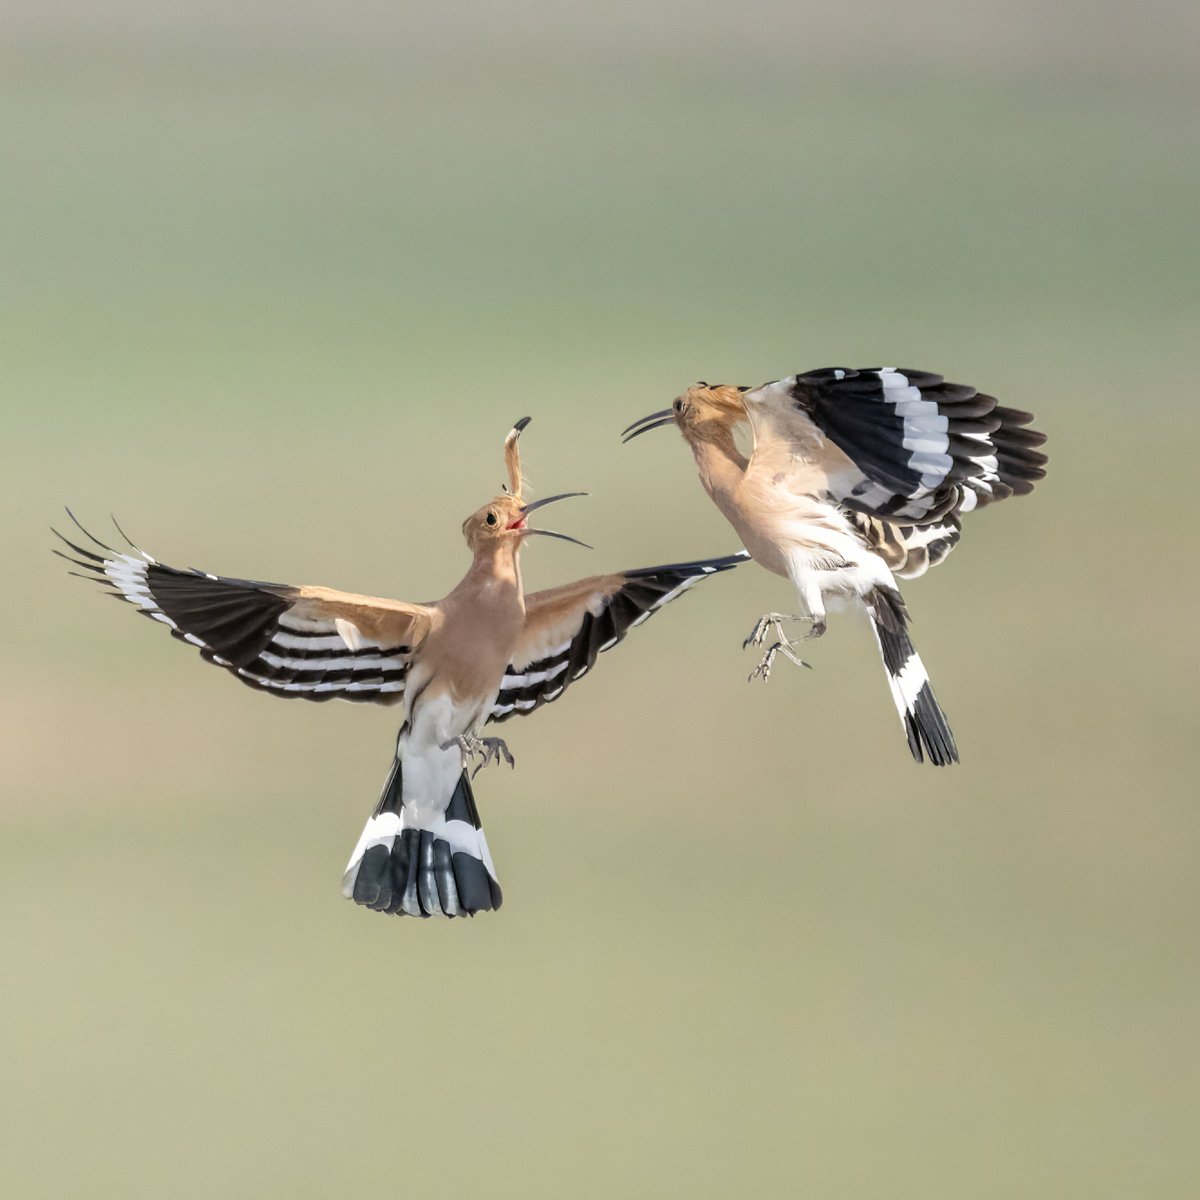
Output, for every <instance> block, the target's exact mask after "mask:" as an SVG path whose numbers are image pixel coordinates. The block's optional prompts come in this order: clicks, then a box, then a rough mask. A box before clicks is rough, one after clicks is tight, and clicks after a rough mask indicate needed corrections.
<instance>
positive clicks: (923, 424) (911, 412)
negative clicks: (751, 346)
mask: <svg viewBox="0 0 1200 1200" xmlns="http://www.w3.org/2000/svg"><path fill="white" fill-rule="evenodd" d="M1032 419H1033V418H1032V416H1031V415H1030V414H1029V413H1024V412H1019V411H1017V410H1016V409H1012V408H1002V407H1001V406H1000V405H999V404H997V403H996V400H995V398H994V397H992V396H985V395H983V394H982V393H980V392H978V391H976V389H975V388H973V387H967V386H965V385H963V384H958V383H946V382H945V381H944V380H943V379H942V377H941V376H940V375H931V374H929V373H928V372H925V371H907V370H896V369H895V368H893V367H871V368H868V369H864V370H859V371H851V370H845V369H842V368H826V369H824V370H819V371H810V372H808V373H807V374H804V375H793V376H790V377H789V378H787V379H779V380H776V381H775V382H773V383H764V384H763V385H762V386H761V387H756V388H746V387H733V386H730V385H728V384H716V385H711V386H710V385H709V384H707V383H703V382H701V383H698V384H696V385H695V386H694V387H691V388H689V389H688V390H687V391H686V392H684V394H683V395H682V396H679V397H678V398H677V399H676V400H675V402H674V404H673V405H672V406H671V407H670V408H668V409H664V410H663V411H662V412H656V413H652V414H651V415H650V416H648V417H643V418H642V419H641V420H640V421H635V422H634V423H633V424H632V425H630V426H629V427H628V428H627V429H626V430H625V431H624V440H625V441H630V440H631V439H633V438H635V437H637V436H638V435H639V434H643V433H646V432H648V431H649V430H651V429H657V428H659V427H660V426H662V425H669V424H674V425H676V426H677V427H678V428H679V431H680V432H681V433H682V434H683V436H684V438H685V439H686V441H687V443H688V445H689V446H691V449H692V453H693V455H695V458H696V466H697V468H698V469H699V474H700V482H701V483H702V484H703V485H704V488H705V490H706V491H707V492H708V494H709V496H711V497H712V499H713V502H714V503H715V504H716V506H717V507H718V508H719V509H720V510H721V512H722V513H723V514H724V516H725V518H726V519H727V520H728V521H729V523H730V524H731V525H732V526H733V527H734V529H736V530H737V532H738V533H739V534H740V535H741V537H742V541H743V544H744V545H745V547H746V549H747V550H748V551H749V552H750V554H751V556H752V557H753V558H754V559H755V561H757V562H759V563H761V564H762V565H763V566H764V567H766V568H767V570H768V571H773V572H774V573H775V574H777V575H783V576H785V577H786V578H787V579H789V580H790V581H791V583H792V584H793V586H794V587H795V588H796V591H797V593H798V596H799V602H800V609H801V612H800V615H798V616H792V615H789V614H785V613H767V614H766V615H765V616H763V617H762V618H761V619H760V620H759V621H758V623H757V624H756V625H755V627H754V629H753V630H752V631H751V633H750V636H749V637H748V638H747V639H746V641H745V645H746V646H750V645H755V646H759V645H762V643H763V641H764V640H765V639H766V635H767V631H768V630H771V629H773V630H774V634H775V639H776V640H775V641H774V642H773V643H772V644H771V645H770V646H769V647H768V648H767V651H766V653H765V654H764V656H763V658H762V661H761V662H760V663H759V665H758V667H757V668H756V669H755V671H754V673H753V674H752V675H751V679H753V678H755V676H757V677H759V678H762V679H764V680H765V679H767V678H768V677H769V676H770V673H771V665H772V663H773V662H774V660H775V657H776V655H777V654H781V653H782V654H783V655H784V657H785V658H788V659H790V660H791V661H792V662H794V663H797V664H798V665H802V666H807V664H806V663H803V662H802V661H801V659H800V657H799V655H798V653H797V647H796V645H795V643H794V642H792V641H790V640H789V639H788V637H787V635H786V634H785V633H784V631H783V626H782V622H783V621H808V622H809V625H810V628H809V632H808V634H807V635H806V637H809V638H814V637H820V636H821V634H823V633H824V632H825V612H826V607H827V605H828V604H829V603H830V602H831V601H843V602H844V601H846V600H851V601H858V602H860V603H861V604H862V605H863V606H864V607H865V608H866V610H867V613H868V614H869V616H870V618H871V627H872V629H873V630H874V632H875V637H876V640H877V642H878V643H879V649H880V653H881V654H882V655H883V665H884V669H885V670H886V672H887V678H888V685H889V687H890V688H891V692H892V697H893V699H894V700H895V703H896V708H897V710H898V711H899V713H900V719H901V721H902V722H903V725H904V731H905V733H906V735H907V737H908V746H909V749H910V750H911V751H912V755H913V757H914V758H915V759H916V760H917V762H922V761H923V759H924V757H925V756H926V755H928V757H929V761H930V762H932V763H934V764H936V765H938V766H945V765H947V764H948V763H952V762H957V761H958V748H957V747H956V746H955V743H954V735H953V734H952V733H951V732H950V726H949V724H948V722H947V721H946V716H945V713H943V712H942V709H941V707H940V705H939V704H938V702H937V699H936V698H935V697H934V694H933V689H932V688H931V687H930V684H929V676H928V675H927V674H926V671H925V666H924V664H923V663H922V662H921V659H920V656H919V655H918V654H917V651H916V648H915V647H914V646H913V643H912V639H911V637H910V636H909V633H908V610H907V609H906V607H905V604H904V600H903V599H902V598H901V595H900V591H899V588H898V587H897V585H896V580H897V578H900V579H912V578H914V577H916V576H918V575H923V574H924V573H925V572H926V571H927V570H928V569H929V568H930V567H931V566H935V565H936V564H937V563H940V562H941V561H942V560H943V559H944V558H945V557H946V555H947V554H949V553H950V551H951V550H952V549H953V548H954V546H955V544H956V543H957V542H958V539H959V536H960V523H959V518H960V516H961V515H962V514H963V513H966V512H970V511H971V510H972V509H975V508H982V507H983V506H984V505H986V504H990V503H992V502H993V501H996V500H1003V499H1004V498H1005V497H1007V496H1012V495H1024V494H1026V493H1027V492H1030V491H1032V489H1033V485H1034V483H1035V482H1036V481H1037V480H1039V479H1041V478H1043V477H1044V476H1045V474H1046V471H1045V464H1046V456H1045V455H1044V454H1042V453H1041V452H1040V451H1039V450H1038V449H1037V448H1038V447H1039V446H1041V445H1042V444H1043V443H1044V442H1045V440H1046V439H1045V436H1044V435H1043V434H1041V433H1038V432H1037V431H1036V430H1032V429H1027V428H1026V426H1027V425H1028V423H1029V422H1030V421H1031V420H1032ZM746 422H748V423H749V426H750V432H751V435H752V438H753V451H752V453H751V454H750V456H749V457H748V458H747V457H746V455H744V454H743V453H742V452H741V450H740V449H739V448H738V446H737V443H736V440H735V437H734V432H735V429H736V428H737V427H738V426H739V425H740V424H742V423H746Z"/></svg>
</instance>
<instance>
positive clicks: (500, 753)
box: [442, 733, 517, 779]
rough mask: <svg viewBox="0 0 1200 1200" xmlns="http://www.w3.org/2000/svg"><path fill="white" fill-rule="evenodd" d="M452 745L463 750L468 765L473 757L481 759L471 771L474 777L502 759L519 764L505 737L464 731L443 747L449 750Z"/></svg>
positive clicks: (513, 765)
mask: <svg viewBox="0 0 1200 1200" xmlns="http://www.w3.org/2000/svg"><path fill="white" fill-rule="evenodd" d="M451 746H457V747H458V748H459V749H460V750H461V751H462V752H463V757H464V759H465V760H466V762H465V764H464V765H466V766H469V765H470V762H471V760H472V759H474V758H478V759H479V762H478V763H477V764H476V765H475V769H474V770H473V771H472V772H471V778H472V779H474V778H475V776H476V775H478V774H479V772H480V771H482V770H483V768H484V767H486V766H489V765H490V764H491V763H496V764H497V765H498V764H499V763H500V761H501V759H503V760H504V762H506V763H508V765H509V766H510V767H515V766H516V765H517V761H516V759H515V758H513V756H512V753H511V751H510V750H509V748H508V743H507V742H505V740H504V739H503V738H493V737H489V738H477V737H472V736H471V735H470V734H469V733H464V734H462V735H461V736H460V737H456V738H451V739H450V741H448V742H445V743H443V745H442V749H443V750H449V749H450V747H451Z"/></svg>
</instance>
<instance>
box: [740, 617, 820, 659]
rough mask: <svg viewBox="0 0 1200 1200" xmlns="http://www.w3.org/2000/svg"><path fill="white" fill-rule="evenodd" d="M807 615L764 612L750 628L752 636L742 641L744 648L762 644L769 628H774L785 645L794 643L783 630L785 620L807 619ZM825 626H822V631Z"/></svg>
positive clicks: (776, 634)
mask: <svg viewBox="0 0 1200 1200" xmlns="http://www.w3.org/2000/svg"><path fill="white" fill-rule="evenodd" d="M806 620H808V618H807V617H802V616H795V615H793V614H792V613H777V612H770V613H764V614H763V615H762V616H761V617H759V618H758V620H757V621H756V622H755V623H754V628H753V629H752V630H750V636H749V637H748V638H747V639H746V640H745V641H744V642H743V643H742V649H743V650H748V649H749V648H750V647H751V646H761V645H762V644H763V642H764V641H766V639H767V630H768V629H774V630H775V636H776V637H777V638H778V639H779V640H780V641H781V642H782V643H783V644H784V645H785V646H790V645H791V644H792V643H791V641H790V640H789V639H788V636H787V634H785V633H784V632H783V622H784V621H806ZM823 631H824V626H822V632H823Z"/></svg>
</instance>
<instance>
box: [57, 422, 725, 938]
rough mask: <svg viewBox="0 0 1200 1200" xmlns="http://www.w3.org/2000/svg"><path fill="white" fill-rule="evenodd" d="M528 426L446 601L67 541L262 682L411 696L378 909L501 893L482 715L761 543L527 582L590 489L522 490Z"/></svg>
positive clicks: (209, 656)
mask: <svg viewBox="0 0 1200 1200" xmlns="http://www.w3.org/2000/svg"><path fill="white" fill-rule="evenodd" d="M528 423H529V418H527V417H526V418H524V419H523V420H521V421H518V422H517V424H516V425H515V426H514V428H513V430H512V432H511V433H510V434H509V435H508V437H507V438H506V440H505V459H506V464H507V468H508V478H509V483H508V487H507V488H506V489H505V490H504V492H503V493H502V494H501V495H498V496H496V497H495V498H494V499H492V500H491V501H490V502H489V503H488V504H486V505H484V507H483V508H481V509H480V510H479V511H478V512H476V513H473V514H472V515H471V516H469V517H468V518H467V519H466V521H465V522H464V523H463V527H462V528H463V534H464V536H465V537H466V541H467V545H468V547H469V548H470V550H471V553H472V555H473V559H472V562H471V566H470V569H469V570H468V571H467V573H466V575H465V576H464V577H463V579H462V582H461V583H459V584H458V586H457V587H456V588H454V590H453V591H452V592H451V593H450V594H449V595H448V596H446V597H445V599H443V600H438V601H436V602H434V603H430V604H409V603H405V602H404V601H400V600H385V599H381V598H379V597H376V596H359V595H354V594H352V593H349V592H339V591H334V590H333V589H331V588H325V587H292V586H289V585H286V584H277V583H260V582H258V581H255V580H250V579H233V578H227V577H224V576H218V575H210V574H207V573H205V572H201V571H196V570H186V571H185V570H178V569H176V568H175V567H168V566H166V565H164V564H162V563H160V562H158V561H157V560H156V559H153V558H151V557H150V556H149V555H148V554H145V553H143V552H142V551H140V550H138V549H137V547H136V546H134V545H133V544H132V543H130V549H131V550H132V553H124V552H121V551H117V550H114V549H113V548H112V547H110V546H106V545H104V544H103V543H102V542H99V541H97V539H95V538H93V537H92V535H91V534H89V533H87V531H86V530H83V527H82V526H80V529H81V530H83V532H84V533H85V535H86V536H87V537H88V538H89V539H91V541H93V542H94V543H95V544H96V547H97V549H98V550H100V551H102V552H103V553H97V552H95V551H93V550H89V549H85V548H84V547H82V546H79V545H76V544H75V543H73V542H70V541H67V539H66V538H63V539H62V540H63V541H64V542H66V544H67V546H68V547H69V548H70V549H71V551H72V552H73V553H74V554H75V555H78V556H79V557H78V558H75V557H72V556H71V555H67V554H62V552H61V551H55V553H57V554H61V555H62V557H64V558H67V559H68V560H69V561H70V562H73V563H74V564H75V565H76V566H79V567H82V568H83V569H84V571H85V572H86V574H85V576H84V577H85V578H91V579H95V580H98V581H99V582H101V583H103V584H105V585H106V586H107V587H108V588H109V589H110V591H111V592H112V594H114V595H116V596H117V597H118V598H120V599H124V600H127V601H129V602H130V603H131V604H134V605H136V606H137V607H138V608H139V609H140V611H141V612H142V614H143V615H144V616H148V617H151V618H153V619H154V620H156V621H161V622H162V623H163V624H164V625H166V626H167V627H168V628H169V629H170V630H171V633H172V635H173V636H175V637H177V638H181V639H182V640H183V641H185V642H190V643H191V644H192V645H193V646H196V647H197V648H198V649H199V651H200V656H201V657H202V658H203V659H204V660H205V661H207V662H211V663H215V664H216V665H217V666H219V667H224V668H225V669H226V670H227V671H229V672H230V673H231V674H232V675H234V676H235V677H236V678H237V679H239V680H240V681H241V682H242V683H245V684H248V685H249V686H250V687H253V688H259V689H261V690H263V691H265V692H268V693H270V694H271V695H274V696H286V697H301V698H303V699H306V700H330V699H334V698H337V699H342V700H356V701H369V702H373V703H377V704H395V705H403V720H402V723H401V726H400V733H399V736H398V739H397V743H396V753H395V760H394V762H393V764H392V768H391V772H390V774H389V775H388V777H387V781H386V783H385V784H384V788H383V794H382V796H381V797H380V800H379V803H378V805H377V806H376V808H375V812H374V813H373V815H372V816H371V819H370V820H369V821H368V822H367V825H366V828H365V829H364V830H363V833H362V836H361V837H360V838H359V840H358V845H357V846H355V848H354V852H353V854H351V856H350V862H349V864H348V865H347V867H346V872H345V875H344V878H343V881H342V890H343V892H344V893H345V895H346V896H347V897H349V898H351V899H353V900H355V901H356V902H357V903H359V904H363V905H366V906H367V907H368V908H373V909H376V910H377V911H380V912H386V913H401V914H407V915H409V916H414V917H431V916H447V917H456V916H464V915H469V916H473V915H474V914H475V913H477V912H481V911H484V910H487V909H493V908H499V907H500V901H501V894H500V886H499V884H498V883H497V881H496V871H495V867H494V866H493V864H492V858H491V854H490V853H489V852H488V845H487V839H486V838H485V837H484V834H483V829H482V828H481V825H480V820H479V812H478V809H477V808H476V805H475V797H474V795H473V793H472V788H471V776H470V775H469V774H468V767H469V766H470V764H471V763H472V762H473V761H474V760H475V759H476V758H477V759H478V760H479V761H478V765H477V766H476V767H475V770H476V771H478V770H479V767H481V766H483V765H485V764H487V763H488V762H489V761H499V759H500V757H501V756H502V757H503V758H504V759H505V760H506V761H507V762H508V763H510V764H511V763H512V761H513V759H512V755H511V754H510V753H509V751H508V747H507V746H506V745H505V743H504V742H503V741H502V740H501V739H499V738H484V737H480V736H479V735H480V733H481V731H482V729H483V727H484V726H485V725H486V724H487V723H488V722H489V721H504V720H507V719H509V718H510V717H514V716H520V715H523V714H526V713H530V712H532V711H534V709H536V708H539V707H540V706H541V705H543V704H547V703H549V702H550V701H552V700H555V699H557V698H558V697H559V696H561V695H562V694H563V692H564V691H565V690H566V689H567V688H568V687H569V686H570V685H571V684H572V683H574V682H575V681H576V680H577V679H580V678H581V677H582V676H583V675H585V674H586V673H587V672H588V671H589V670H590V669H591V667H592V665H593V664H594V663H595V661H596V657H597V655H599V654H600V653H601V652H602V651H604V650H608V649H610V648H611V647H613V646H615V645H616V644H617V643H618V642H619V641H621V640H622V638H624V636H625V634H626V633H628V632H629V630H630V629H632V628H633V627H634V626H635V625H640V624H641V623H642V622H643V621H645V620H646V619H647V618H649V617H651V616H653V614H654V613H656V612H657V611H658V610H659V609H660V608H662V606H663V605H664V604H666V603H667V602H668V601H670V600H673V599H674V598H675V597H676V596H679V595H681V594H682V593H683V592H685V591H686V590H687V589H688V588H690V587H692V585H693V584H696V583H698V582H699V581H700V580H702V579H707V578H708V577H709V576H711V575H715V574H717V573H718V572H720V571H725V570H728V569H729V568H730V567H734V566H736V565H738V564H739V563H740V562H743V561H745V560H746V558H747V557H748V556H747V555H745V554H735V555H730V556H727V557H724V558H715V559H710V560H707V561H704V562H691V563H681V564H678V565H673V566H662V567H650V568H647V569H641V570H633V571H624V572H620V573H618V574H613V575H595V576H592V577H591V578H589V579H581V580H579V581H578V582H577V583H571V584H567V585H565V586H564V587H558V588H552V589H550V590H549V591H544V592H535V593H533V594H532V595H528V596H527V595H525V593H524V590H523V588H522V585H521V568H520V562H519V558H520V552H521V548H522V547H523V545H524V543H525V540H526V538H528V537H529V536H530V535H531V534H542V535H546V536H549V537H558V538H564V539H565V540H567V541H572V542H574V541H576V539H575V538H571V537H568V536H567V535H566V534H560V533H554V532H552V531H550V530H546V529H535V528H533V527H531V526H530V525H529V524H528V518H529V517H530V515H531V514H532V513H533V512H534V511H536V510H537V509H539V508H542V507H543V506H544V505H547V504H551V503H553V502H555V501H558V500H564V499H567V498H568V497H570V496H578V495H582V494H583V493H581V492H569V493H565V494H563V495H558V496H549V497H547V498H546V499H544V500H537V501H534V502H533V503H525V502H524V501H523V500H522V496H521V465H520V456H519V452H518V449H517V439H518V438H519V436H520V433H521V430H522V429H524V428H525V426H526V425H527V424H528ZM71 519H72V520H74V517H73V516H72V518H71ZM76 524H77V525H78V522H76ZM56 532H57V531H56ZM118 532H120V530H119V529H118ZM58 536H59V537H62V535H61V534H58ZM121 536H122V537H124V536H125V535H124V534H121ZM125 540H126V541H128V539H127V538H126V539H125ZM578 544H579V545H583V543H582V542H580V543H578ZM72 573H73V574H74V573H75V572H72Z"/></svg>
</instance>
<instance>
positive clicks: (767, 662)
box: [747, 641, 812, 683]
mask: <svg viewBox="0 0 1200 1200" xmlns="http://www.w3.org/2000/svg"><path fill="white" fill-rule="evenodd" d="M777 654H782V655H783V657H784V658H786V659H787V660H788V661H789V662H794V663H795V664H796V666H798V667H808V668H809V669H810V670H811V669H812V666H811V664H810V663H806V662H805V661H804V659H802V658H801V657H800V656H799V655H798V654H797V653H796V651H795V649H794V648H793V646H792V644H791V643H790V642H786V641H785V642H776V643H775V644H774V645H772V646H771V647H770V649H768V650H767V652H766V654H764V655H763V656H762V661H761V662H760V663H759V664H758V666H757V667H755V668H754V670H753V671H751V672H750V675H749V677H748V679H747V683H753V682H754V680H756V679H761V680H762V681H763V683H766V682H767V680H768V679H770V678H771V668H772V667H773V666H774V665H775V655H777Z"/></svg>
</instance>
